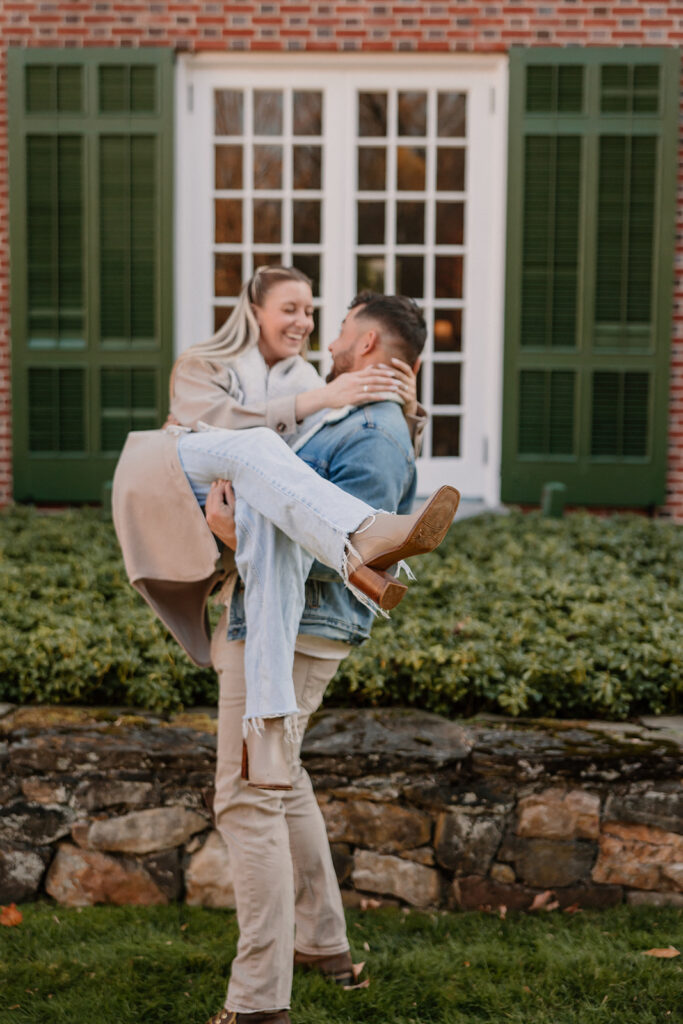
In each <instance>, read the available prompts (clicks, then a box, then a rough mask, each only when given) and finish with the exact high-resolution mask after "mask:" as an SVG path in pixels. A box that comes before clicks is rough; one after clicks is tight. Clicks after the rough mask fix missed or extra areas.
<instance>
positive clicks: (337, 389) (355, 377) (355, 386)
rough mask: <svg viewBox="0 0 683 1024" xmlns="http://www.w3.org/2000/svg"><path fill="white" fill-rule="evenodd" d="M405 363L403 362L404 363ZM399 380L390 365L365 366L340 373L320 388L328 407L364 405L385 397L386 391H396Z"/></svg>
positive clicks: (340, 407)
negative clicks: (361, 368)
mask: <svg viewBox="0 0 683 1024" xmlns="http://www.w3.org/2000/svg"><path fill="white" fill-rule="evenodd" d="M404 365H405V364H404ZM399 387H400V385H399V380H398V375H397V373H396V371H395V370H393V369H392V368H391V367H390V366H384V365H382V366H367V367H366V368H365V369H364V370H354V371H352V372H350V373H340V374H339V376H338V377H335V379H334V380H332V381H330V383H329V384H326V385H325V387H324V388H323V389H322V390H323V392H324V394H325V406H326V407H327V408H328V409H342V408H343V407H344V406H345V405H366V404H367V403H368V402H380V401H381V400H382V399H383V398H386V394H387V391H391V392H398V391H399Z"/></svg>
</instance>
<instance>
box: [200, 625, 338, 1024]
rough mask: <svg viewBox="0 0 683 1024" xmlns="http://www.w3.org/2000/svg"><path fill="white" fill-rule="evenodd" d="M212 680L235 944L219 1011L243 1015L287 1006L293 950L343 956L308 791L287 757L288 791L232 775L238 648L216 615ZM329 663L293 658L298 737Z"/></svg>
mask: <svg viewBox="0 0 683 1024" xmlns="http://www.w3.org/2000/svg"><path fill="white" fill-rule="evenodd" d="M212 656H213V664H214V668H215V669H216V671H217V672H218V678H219V683H220V697H219V713H218V756H217V765H216V797H215V801H214V811H215V815H216V825H217V828H218V830H219V831H220V833H221V835H222V837H223V839H224V840H225V842H226V844H227V847H228V850H229V853H230V861H231V863H232V865H233V872H234V883H235V900H236V905H237V921H238V924H239V930H240V937H239V942H238V946H237V955H236V957H235V959H234V960H233V962H232V970H231V975H230V984H229V986H228V994H227V998H226V1002H225V1005H226V1008H227V1009H229V1010H231V1011H237V1012H242V1013H250V1012H256V1011H266V1010H281V1009H285V1008H287V1007H289V1003H290V997H291V988H292V969H293V957H294V948H295V945H296V949H297V950H299V951H300V952H302V953H319V954H323V953H324V954H330V955H331V954H334V953H342V952H345V951H346V950H348V948H349V943H348V940H347V938H346V925H345V921H344V911H343V907H342V901H341V894H340V892H339V885H338V883H337V877H336V874H335V871H334V867H333V865H332V856H331V854H330V846H329V842H328V840H327V832H326V830H325V823H324V820H323V817H322V814H321V813H320V808H319V807H318V803H317V801H316V799H315V796H314V794H313V787H312V786H311V781H310V779H309V777H308V773H307V772H306V771H305V770H304V768H303V767H302V765H301V761H300V759H299V747H298V746H297V747H295V746H294V745H291V744H289V743H288V744H287V748H288V750H291V759H290V764H291V774H292V786H293V788H292V790H291V791H285V792H275V791H267V790H262V789H252V788H250V787H249V786H247V784H246V783H245V782H243V780H242V779H241V777H240V772H241V765H242V715H243V714H244V707H245V682H244V643H243V641H230V642H229V641H228V640H227V639H226V626H225V616H224V617H223V619H221V622H220V623H219V625H218V627H217V629H216V631H215V633H214V639H213V644H212ZM338 664H339V662H338V661H335V660H326V659H322V658H312V657H309V656H308V655H305V654H296V655H295V658H294V689H295V693H296V698H297V703H298V707H299V709H300V711H301V714H300V716H299V731H300V735H301V736H303V733H304V730H305V728H306V725H307V723H308V719H309V717H310V715H311V714H312V713H313V712H314V711H315V710H316V709H317V708H318V707H319V705H320V702H321V701H322V697H323V693H324V692H325V688H326V686H327V684H328V683H329V681H330V680H331V679H332V676H333V675H334V673H335V672H336V670H337V665H338Z"/></svg>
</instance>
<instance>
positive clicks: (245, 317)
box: [177, 266, 312, 362]
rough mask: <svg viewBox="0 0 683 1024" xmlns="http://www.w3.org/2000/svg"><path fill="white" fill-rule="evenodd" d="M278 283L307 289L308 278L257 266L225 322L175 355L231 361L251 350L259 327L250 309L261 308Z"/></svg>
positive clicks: (283, 269) (291, 271) (293, 269)
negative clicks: (291, 283)
mask: <svg viewBox="0 0 683 1024" xmlns="http://www.w3.org/2000/svg"><path fill="white" fill-rule="evenodd" d="M281 281H302V282H303V283H304V284H307V285H308V286H309V288H310V287H311V286H312V282H311V279H310V278H309V277H307V276H306V274H304V273H303V272H302V271H301V270H297V268H296V267H279V266H275V267H268V266H263V267H258V268H257V269H256V271H255V272H254V274H253V276H252V277H251V278H250V279H249V280H248V281H247V282H246V284H244V285H242V290H241V291H240V294H239V298H238V300H237V305H236V306H235V308H234V309H233V311H232V313H231V314H230V316H229V317H228V319H227V320H226V321H225V323H224V324H223V325H222V326H221V327H219V328H218V330H217V331H216V333H215V334H213V335H212V336H211V337H210V338H207V340H206V341H200V342H198V343H197V344H196V345H192V346H191V347H190V348H188V349H186V350H185V352H182V353H181V354H180V356H178V360H177V361H178V362H179V361H180V360H181V359H187V358H188V357H190V356H208V357H210V358H212V359H225V360H228V359H234V357H235V356H237V355H239V354H240V352H244V350H245V349H247V348H251V346H252V345H255V344H256V343H257V342H258V339H259V325H258V323H257V321H256V317H255V316H254V311H253V309H252V306H262V305H263V303H264V301H265V298H266V295H267V294H268V292H269V291H270V290H271V288H274V287H275V285H276V284H280V282H281Z"/></svg>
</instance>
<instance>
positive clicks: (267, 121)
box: [254, 89, 282, 135]
mask: <svg viewBox="0 0 683 1024" xmlns="http://www.w3.org/2000/svg"><path fill="white" fill-rule="evenodd" d="M254 135H282V93H281V92H280V91H279V90H271V89H262V90H260V89H255V90H254Z"/></svg>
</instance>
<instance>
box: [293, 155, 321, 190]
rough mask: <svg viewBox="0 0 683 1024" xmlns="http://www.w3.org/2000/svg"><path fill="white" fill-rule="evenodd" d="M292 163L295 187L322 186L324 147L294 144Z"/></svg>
mask: <svg viewBox="0 0 683 1024" xmlns="http://www.w3.org/2000/svg"><path fill="white" fill-rule="evenodd" d="M292 164H293V185H294V188H295V189H301V188H321V181H322V148H321V147H320V146H293V147H292Z"/></svg>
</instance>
